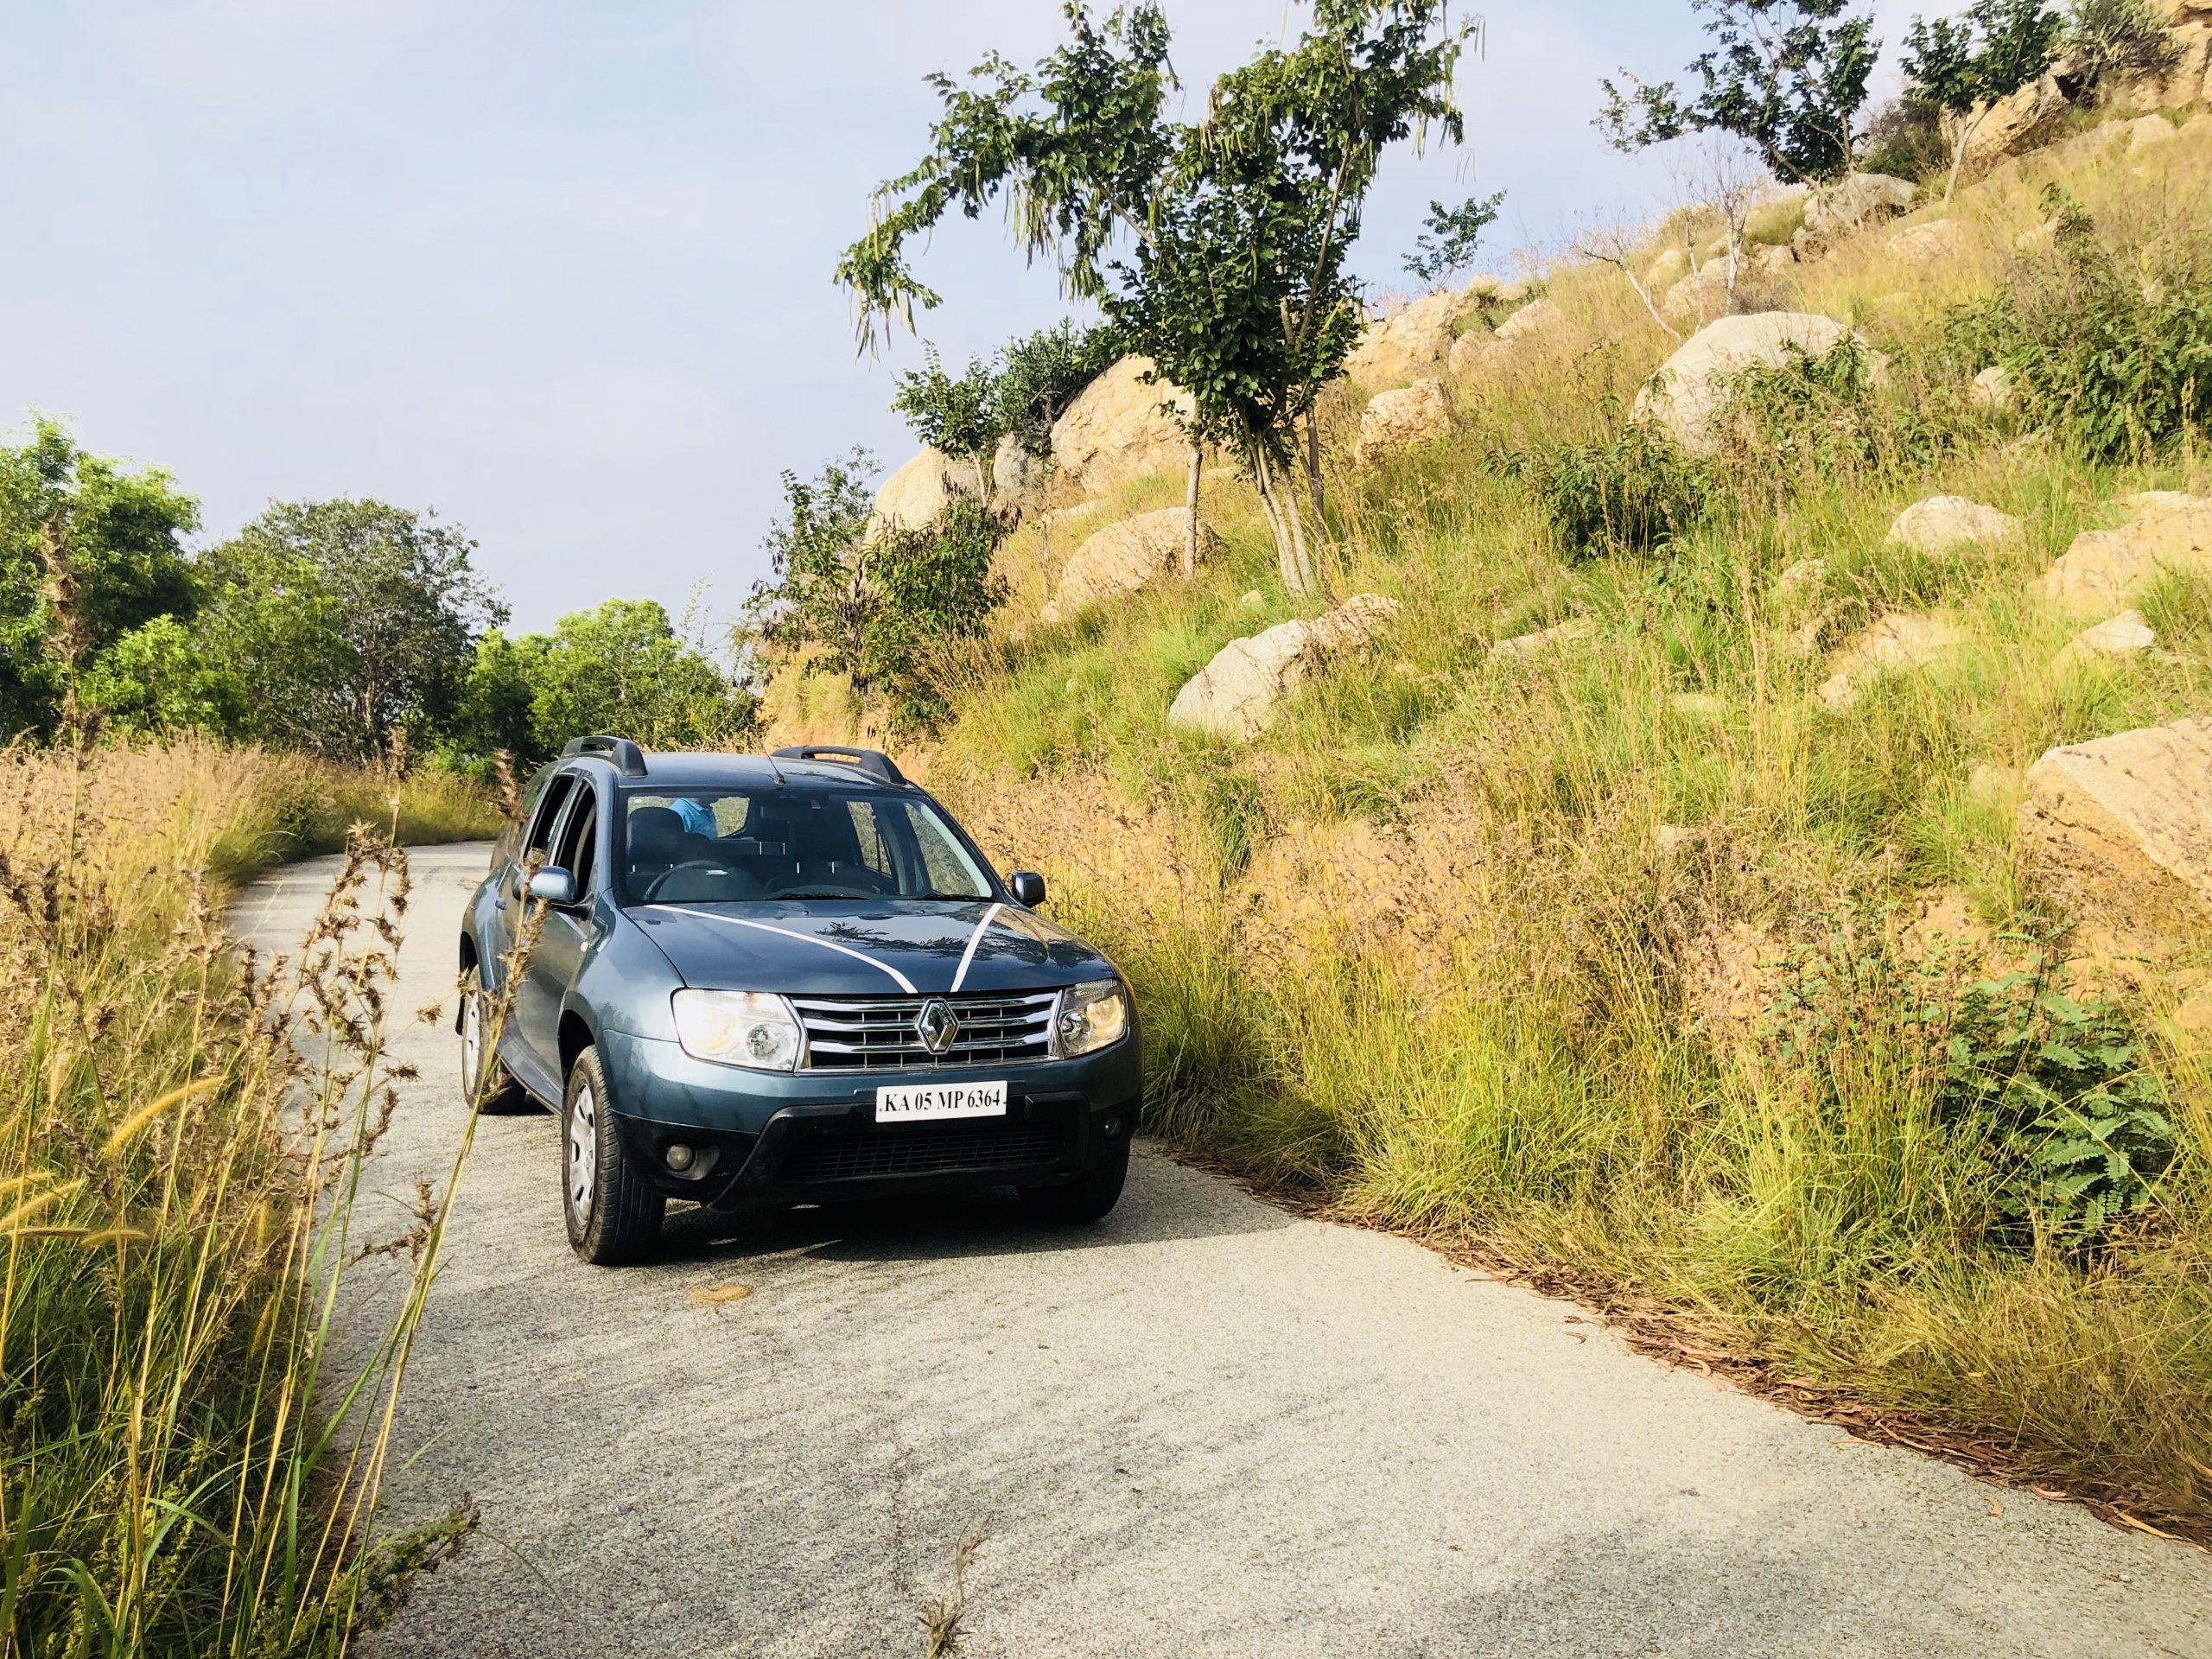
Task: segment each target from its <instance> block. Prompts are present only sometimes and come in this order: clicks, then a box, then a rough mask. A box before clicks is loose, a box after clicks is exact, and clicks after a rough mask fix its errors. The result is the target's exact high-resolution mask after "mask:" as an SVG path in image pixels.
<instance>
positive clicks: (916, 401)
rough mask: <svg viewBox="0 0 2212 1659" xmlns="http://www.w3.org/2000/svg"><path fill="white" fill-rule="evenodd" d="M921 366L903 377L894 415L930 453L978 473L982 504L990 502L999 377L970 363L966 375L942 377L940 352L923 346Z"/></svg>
mask: <svg viewBox="0 0 2212 1659" xmlns="http://www.w3.org/2000/svg"><path fill="white" fill-rule="evenodd" d="M922 359H923V363H922V366H921V367H920V368H918V369H909V370H907V371H906V372H904V373H902V374H901V375H899V391H898V395H897V396H896V397H893V398H892V400H891V408H892V411H893V413H894V414H899V415H903V416H906V424H907V425H908V426H910V427H912V429H913V430H914V435H915V436H916V437H918V438H919V439H920V440H921V441H922V442H924V443H926V444H928V445H929V446H930V447H931V448H933V449H937V450H938V451H940V452H941V453H943V454H947V455H950V456H951V457H952V459H953V460H955V461H967V462H969V464H970V465H971V466H973V467H975V469H976V480H977V481H978V482H979V483H980V484H981V485H982V491H983V499H984V500H986V501H988V500H989V499H991V452H992V451H993V450H994V449H995V448H998V442H999V434H1000V430H1001V429H1000V427H999V424H998V409H997V404H996V402H995V398H994V397H993V395H992V394H993V391H994V388H995V380H996V377H995V375H994V374H993V373H992V372H991V365H989V364H988V363H986V362H984V361H983V360H982V359H981V358H971V359H969V363H968V372H966V373H965V374H960V375H951V374H947V373H946V372H944V363H943V362H942V361H941V360H939V359H938V353H937V347H936V346H931V345H927V344H925V345H924V346H923V347H922Z"/></svg>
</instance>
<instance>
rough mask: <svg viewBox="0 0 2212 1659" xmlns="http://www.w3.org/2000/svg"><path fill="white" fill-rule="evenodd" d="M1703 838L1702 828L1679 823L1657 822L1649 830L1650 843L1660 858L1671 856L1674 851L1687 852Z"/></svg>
mask: <svg viewBox="0 0 2212 1659" xmlns="http://www.w3.org/2000/svg"><path fill="white" fill-rule="evenodd" d="M1704 839H1705V834H1704V832H1703V831H1702V830H1699V829H1689V828H1688V827H1687V826H1685V825H1683V824H1679V823H1662V824H1657V825H1655V826H1654V827H1653V829H1652V831H1651V845H1652V847H1653V849H1655V850H1656V852H1657V853H1658V855H1659V856H1660V857H1662V858H1672V857H1673V856H1674V855H1675V854H1676V853H1680V852H1687V851H1688V849H1691V848H1693V847H1694V846H1696V845H1697V844H1698V842H1700V841H1703V840H1704Z"/></svg>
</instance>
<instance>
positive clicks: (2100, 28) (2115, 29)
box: [2066, 0, 2179, 92]
mask: <svg viewBox="0 0 2212 1659" xmlns="http://www.w3.org/2000/svg"><path fill="white" fill-rule="evenodd" d="M2066 44H2067V47H2068V48H2069V49H2070V51H2071V52H2072V54H2073V57H2074V60H2075V62H2076V63H2077V64H2078V65H2080V66H2081V73H2082V78H2083V79H2086V80H2087V81H2088V83H2089V85H2090V86H2092V87H2093V88H2094V89H2096V90H2098V91H2100V92H2101V91H2102V90H2104V88H2106V87H2107V86H2110V85H2112V84H2113V82H2115V81H2120V80H2126V79H2130V78H2131V77H2133V76H2137V75H2147V74H2155V73H2158V71H2160V70H2162V69H2164V68H2165V67H2168V66H2169V65H2170V64H2171V63H2172V62H2173V61H2174V60H2175V58H2176V57H2177V55H2179V54H2178V53H2177V49H2176V48H2175V46H2174V42H2173V38H2172V36H2171V35H2168V34H2167V33H2166V27H2165V24H2164V22H2162V21H2161V20H2160V18H2159V16H2158V13H2157V12H2155V11H2153V10H2152V9H2151V7H2150V6H2149V5H2148V4H2146V3H2145V0H2074V16H2073V17H2072V18H2071V19H2070V20H2069V22H2068V24H2067V28H2066Z"/></svg>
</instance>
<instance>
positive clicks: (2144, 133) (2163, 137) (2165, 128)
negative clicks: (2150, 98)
mask: <svg viewBox="0 0 2212 1659" xmlns="http://www.w3.org/2000/svg"><path fill="white" fill-rule="evenodd" d="M2126 130H2127V153H2128V154H2129V155H2131V156H2140V155H2141V154H2142V153H2143V152H2144V151H2145V150H2146V149H2157V148H2158V146H2159V145H2161V144H2171V143H2173V142H2174V140H2176V139H2177V138H2178V137H2181V130H2180V129H2179V128H2177V127H2176V126H2175V125H2174V124H2173V123H2172V122H2171V121H2169V120H2167V119H2166V118H2165V117H2164V116H2163V115H2146V116H2144V117H2142V118H2140V119H2139V120H2134V121H2130V122H2127V123H2126Z"/></svg>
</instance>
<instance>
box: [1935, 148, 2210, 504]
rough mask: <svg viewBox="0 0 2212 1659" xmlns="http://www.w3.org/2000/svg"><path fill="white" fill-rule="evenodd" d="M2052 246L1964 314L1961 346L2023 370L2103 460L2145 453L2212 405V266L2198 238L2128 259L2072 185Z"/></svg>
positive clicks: (2045, 407)
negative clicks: (2101, 233)
mask: <svg viewBox="0 0 2212 1659" xmlns="http://www.w3.org/2000/svg"><path fill="white" fill-rule="evenodd" d="M2044 207H2045V209H2046V211H2048V212H2050V213H2051V215H2052V216H2053V218H2054V219H2056V221H2057V224H2056V239H2055V242H2054V245H2053V247H2052V249H2051V251H2050V253H2049V254H2047V255H2045V256H2043V257H2038V258H2036V259H2033V260H2031V261H2030V262H2028V264H2025V265H2024V267H2023V268H2022V269H2021V270H2020V271H2019V273H2018V276H2017V277H2015V279H2014V281H2013V282H2012V283H2011V284H2010V285H2009V287H2008V288H2007V289H2005V291H2004V292H2003V293H2000V294H1999V295H1997V296H1994V297H1993V298H1991V299H1989V300H1986V301H1984V302H1981V303H1980V304H1978V305H1974V306H1971V307H1968V308H1965V309H1963V310H1961V311H1960V312H1958V313H1956V314H1955V315H1954V316H1953V318H1952V320H1951V323H1950V327H1949V333H1950V337H1951V342H1952V346H1953V349H1954V351H1955V352H1956V353H1960V354H1961V356H1962V357H1964V358H1967V359H1971V360H1973V361H1976V362H1980V363H1995V364H1998V365H2001V366H2003V367H2004V368H2005V370H2006V371H2008V372H2010V373H2011V375H2012V379H2013V383H2014V385H2017V386H2018V389H2019V397H2020V403H2021V407H2022V408H2023V410H2024V411H2025V412H2026V413H2027V414H2028V415H2029V416H2031V418H2032V419H2034V420H2036V421H2037V422H2039V423H2044V424H2046V425H2048V426H2050V428H2051V429H2053V430H2054V431H2056V432H2057V433H2059V434H2060V435H2062V436H2063V437H2064V438H2065V439H2066V440H2067V441H2068V442H2070V443H2072V444H2073V445H2074V446H2075V447H2076V448H2079V449H2080V450H2081V451H2082V453H2083V454H2085V455H2086V456H2088V458H2089V459H2091V460H2093V461H2127V460H2138V459H2141V458H2143V457H2145V456H2146V455H2148V454H2152V453H2153V452H2155V451H2157V450H2158V449H2161V448H2165V447H2167V446H2169V445H2171V444H2173V443H2175V442H2178V441H2181V440H2183V439H2184V438H2186V437H2190V436H2191V435H2195V434H2196V433H2198V432H2200V431H2201V430H2202V428H2203V426H2204V423H2205V421H2206V418H2207V416H2208V415H2212V270H2207V269H2206V267H2205V264H2204V262H2203V258H2202V254H2201V252H2199V251H2196V250H2193V249H2189V248H2180V249H2170V250H2166V251H2161V252H2159V253H2157V254H2154V255H2153V256H2152V257H2151V258H2150V259H2149V260H2147V261H2146V262H2145V264H2143V265H2141V266H2136V265H2133V264H2125V263H2123V261H2122V260H2121V259H2120V257H2118V256H2116V255H2115V254H2114V253H2113V251H2112V250H2111V249H2110V248H2109V247H2107V245H2105V244H2104V243H2103V241H2102V240H2101V238H2099V237H2098V236H2097V234H2096V229H2095V226H2094V224H2093V223H2092V222H2091V220H2090V219H2089V218H2088V215H2087V214H2086V213H2082V211H2081V210H2080V209H2079V208H2078V207H2076V206H2075V204H2074V202H2073V201H2072V200H2071V198H2069V197H2068V196H2067V195H2066V194H2065V193H2064V192H2063V191H2059V190H2056V189H2054V190H2050V191H2047V192H2046V193H2045V194H2044Z"/></svg>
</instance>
